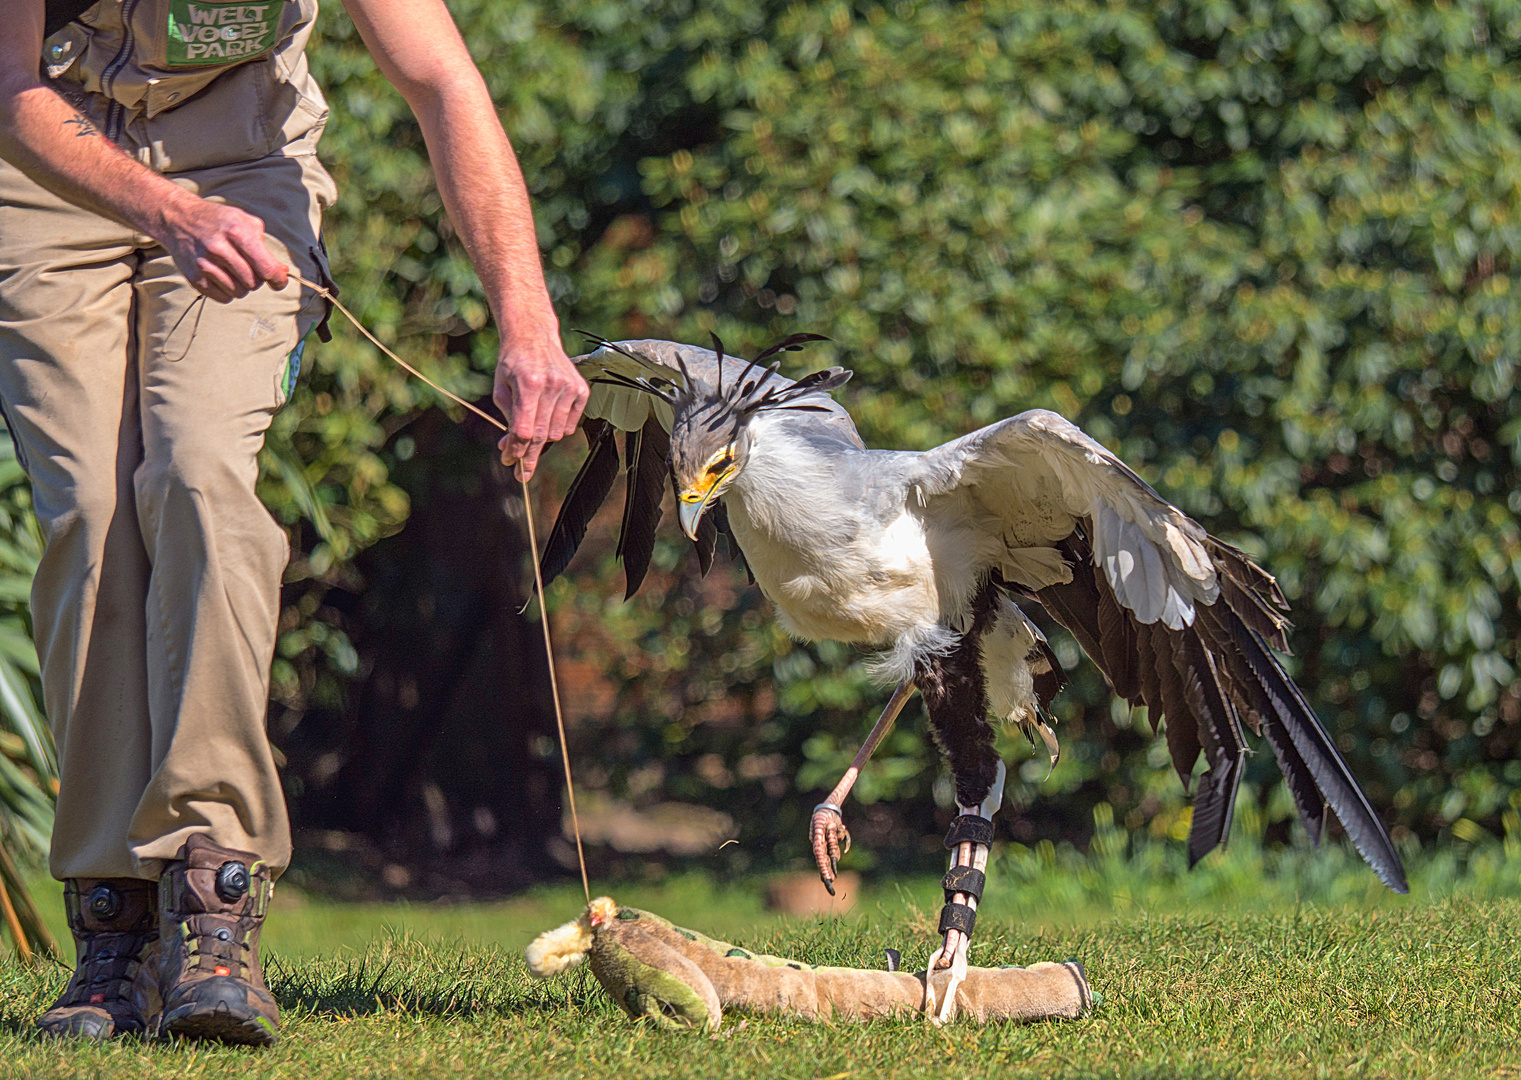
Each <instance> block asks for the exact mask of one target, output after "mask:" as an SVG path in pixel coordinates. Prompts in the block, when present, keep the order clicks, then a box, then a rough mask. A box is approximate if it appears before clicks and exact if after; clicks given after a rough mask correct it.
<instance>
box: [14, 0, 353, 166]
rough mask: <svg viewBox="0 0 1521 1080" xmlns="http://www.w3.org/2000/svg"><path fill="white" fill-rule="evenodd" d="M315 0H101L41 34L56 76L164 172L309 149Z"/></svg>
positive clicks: (316, 106) (316, 116)
mask: <svg viewBox="0 0 1521 1080" xmlns="http://www.w3.org/2000/svg"><path fill="white" fill-rule="evenodd" d="M316 17H317V0H262V2H254V3H250V2H246V0H236V2H229V0H100V2H99V3H97V4H96V5H95V6H94V7H92V8H90V9H89V10H88V11H86V12H85V13H84V14H83V15H81V16H80V17H79V18H78V19H77V20H75V21H74V22H71V23H69V24H68V25H67V26H65V27H64V28H63V29H62V30H59V31H58V32H57V33H55V34H53V35H52V36H51V37H49V38H48V39H47V41H45V42H44V43H43V47H42V61H43V67H44V70H45V72H46V73H47V75H48V77H49V78H50V79H52V80H53V85H54V86H55V87H56V88H57V89H58V90H59V91H60V92H62V93H64V94H65V96H67V97H69V98H70V100H72V101H73V102H74V103H75V104H76V105H77V106H78V107H79V108H80V109H81V110H82V111H83V112H84V113H85V114H86V115H87V116H89V117H90V119H91V120H93V121H94V122H95V123H96V124H97V125H98V126H99V127H100V128H101V130H102V131H104V132H105V133H106V136H107V137H108V138H110V139H112V140H113V141H114V142H116V143H117V144H119V145H120V146H121V147H122V148H123V149H125V150H127V151H128V152H129V153H133V154H135V155H136V156H137V157H138V159H139V160H140V161H142V162H143V164H145V165H148V166H149V167H151V168H154V169H157V170H158V171H160V172H182V171H186V170H190V169H205V168H212V167H215V166H217V165H226V164H230V163H232V162H243V161H255V160H258V159H259V158H263V157H267V156H268V155H270V154H284V155H286V156H295V155H299V154H303V153H311V152H312V151H313V150H314V149H315V147H316V142H317V138H318V137H319V136H320V135H321V133H322V127H323V125H324V124H325V123H326V121H327V102H326V101H325V100H324V99H323V97H322V92H321V90H319V89H318V88H317V84H316V82H315V81H314V80H313V79H312V77H311V73H310V72H309V71H308V69H307V63H306V53H305V49H306V42H307V39H308V38H310V37H311V33H312V23H313V20H315V19H316Z"/></svg>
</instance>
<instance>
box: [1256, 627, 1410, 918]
mask: <svg viewBox="0 0 1521 1080" xmlns="http://www.w3.org/2000/svg"><path fill="white" fill-rule="evenodd" d="M1240 643H1241V652H1242V656H1243V657H1244V658H1245V660H1246V663H1247V666H1248V667H1249V668H1250V670H1251V672H1252V674H1253V675H1254V676H1255V677H1256V680H1257V682H1258V684H1259V685H1260V686H1261V687H1262V690H1263V692H1264V694H1265V695H1266V696H1267V698H1268V700H1269V702H1270V705H1271V709H1270V713H1271V717H1272V718H1276V723H1275V720H1274V719H1272V718H1269V717H1267V716H1265V717H1264V723H1265V726H1266V727H1267V728H1268V729H1269V730H1270V731H1271V730H1272V729H1273V728H1274V727H1275V726H1277V727H1278V728H1279V730H1280V732H1281V735H1280V737H1286V738H1287V739H1288V741H1289V742H1290V743H1291V744H1292V745H1293V747H1294V749H1295V750H1297V751H1298V752H1299V756H1300V757H1301V758H1302V759H1303V760H1304V764H1305V767H1306V768H1307V769H1308V770H1309V772H1310V775H1311V776H1312V777H1314V779H1315V786H1316V787H1317V788H1318V789H1319V790H1320V793H1321V795H1322V796H1323V797H1324V798H1325V801H1326V802H1327V803H1329V804H1330V806H1331V809H1332V810H1334V811H1335V812H1336V817H1337V819H1338V820H1339V821H1340V822H1341V823H1342V827H1343V828H1345V829H1346V830H1347V836H1348V837H1350V838H1351V840H1352V844H1353V846H1354V847H1356V848H1357V850H1358V852H1359V853H1360V854H1361V855H1362V857H1363V858H1364V859H1365V860H1366V861H1367V863H1368V865H1369V866H1371V867H1373V872H1374V873H1375V874H1377V875H1378V878H1379V880H1380V881H1382V882H1383V883H1384V884H1385V885H1387V886H1389V888H1391V889H1393V890H1394V891H1395V892H1397V893H1404V892H1408V891H1409V886H1408V885H1407V884H1406V883H1405V871H1404V868H1403V867H1402V866H1401V865H1400V858H1399V853H1398V852H1396V851H1395V850H1394V843H1393V841H1391V840H1390V839H1389V834H1388V833H1387V832H1385V831H1384V825H1383V822H1381V821H1380V820H1379V819H1378V815H1377V814H1376V813H1374V811H1373V807H1371V806H1369V805H1368V799H1367V797H1366V796H1365V795H1363V793H1362V789H1361V788H1359V787H1358V786H1357V781H1356V780H1354V779H1353V778H1352V773H1351V771H1350V770H1348V768H1347V763H1346V762H1345V761H1343V760H1342V757H1341V754H1340V753H1338V752H1337V749H1336V744H1335V743H1334V742H1332V741H1331V737H1330V736H1329V735H1328V734H1326V730H1325V728H1323V727H1321V726H1320V720H1319V719H1318V718H1317V717H1316V716H1315V711H1314V710H1313V709H1311V708H1310V705H1309V702H1307V701H1305V699H1304V695H1303V694H1302V693H1301V692H1300V690H1299V687H1297V686H1295V685H1294V682H1293V680H1292V679H1290V678H1289V677H1288V675H1287V674H1286V673H1285V672H1284V670H1283V668H1282V667H1280V666H1279V664H1278V661H1277V660H1276V659H1274V658H1273V656H1272V654H1271V653H1269V652H1268V650H1267V645H1266V643H1265V642H1263V640H1262V638H1261V637H1259V636H1258V635H1257V634H1255V633H1253V632H1252V631H1250V630H1248V631H1247V632H1246V633H1244V634H1243V635H1241V639H1240ZM1273 743H1274V738H1273V736H1272V735H1271V734H1270V735H1269V745H1273ZM1275 749H1276V747H1275ZM1281 760H1282V759H1280V763H1281Z"/></svg>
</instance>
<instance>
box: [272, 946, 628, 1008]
mask: <svg viewBox="0 0 1521 1080" xmlns="http://www.w3.org/2000/svg"><path fill="white" fill-rule="evenodd" d="M432 959H433V960H434V961H435V962H434V963H431V964H425V965H420V964H418V963H416V962H415V961H414V962H403V961H399V960H397V959H395V958H389V959H377V958H375V957H370V956H362V957H356V958H352V959H334V960H326V961H318V962H313V961H310V960H306V959H302V960H298V961H287V960H285V959H284V958H282V957H280V956H274V955H272V956H270V957H269V959H268V960H267V961H266V964H265V977H266V979H267V980H268V982H269V987H270V992H271V993H273V994H274V996H275V1000H276V1001H277V1002H279V1005H280V1008H281V1010H282V1011H289V1012H292V1013H305V1014H307V1015H311V1016H324V1017H354V1016H369V1015H374V1014H378V1013H403V1014H407V1015H413V1016H427V1017H434V1018H440V1019H464V1018H471V1017H480V1016H483V1015H511V1014H522V1013H532V1012H542V1013H550V1012H561V1011H564V1010H566V1009H567V1008H572V1009H587V1008H594V1007H596V1006H597V1005H599V1004H600V1003H601V1002H602V1001H605V996H604V995H603V994H602V991H601V988H600V987H599V986H598V985H597V984H596V981H595V980H594V979H591V978H589V977H588V973H584V972H583V973H582V975H581V976H580V977H577V978H573V979H567V980H563V981H560V980H557V981H556V982H555V983H538V982H533V983H526V984H525V981H524V979H523V978H522V977H517V978H514V977H511V976H510V975H509V973H508V972H507V971H505V970H503V969H502V965H501V963H500V961H499V958H497V957H491V956H486V957H482V956H480V955H479V954H476V953H475V952H474V951H473V950H469V951H454V950H440V951H439V953H438V954H436V955H435V956H434V957H433V958H432Z"/></svg>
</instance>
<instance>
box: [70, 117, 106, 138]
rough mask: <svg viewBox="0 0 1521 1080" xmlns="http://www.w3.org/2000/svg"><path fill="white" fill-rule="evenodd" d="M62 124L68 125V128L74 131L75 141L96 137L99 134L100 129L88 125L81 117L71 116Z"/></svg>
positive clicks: (86, 120) (85, 119) (88, 122)
mask: <svg viewBox="0 0 1521 1080" xmlns="http://www.w3.org/2000/svg"><path fill="white" fill-rule="evenodd" d="M64 123H65V124H66V125H68V126H70V127H72V128H74V129H75V130H74V137H75V138H76V139H87V138H90V137H91V136H96V135H99V134H100V128H98V127H96V126H95V125H94V124H92V123H90V121H89V120H88V119H87V118H86V117H83V116H78V115H75V116H71V117H69V118H68V119H67V120H65V121H64Z"/></svg>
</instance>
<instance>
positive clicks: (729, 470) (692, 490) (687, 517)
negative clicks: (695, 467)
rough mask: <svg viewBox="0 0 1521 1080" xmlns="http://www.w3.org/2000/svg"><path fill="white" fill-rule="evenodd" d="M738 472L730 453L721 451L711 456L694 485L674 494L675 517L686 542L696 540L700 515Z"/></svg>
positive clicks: (705, 511) (704, 512)
mask: <svg viewBox="0 0 1521 1080" xmlns="http://www.w3.org/2000/svg"><path fill="white" fill-rule="evenodd" d="M738 471H739V466H738V465H736V464H735V463H734V457H733V455H732V453H731V452H730V451H727V450H725V451H722V452H720V453H719V454H715V455H714V456H713V460H712V461H710V462H709V463H708V467H707V469H706V470H704V472H703V474H702V475H701V476H699V477H698V479H697V481H696V483H694V484H693V485H692V486H691V487H685V488H682V489H681V490H680V491H678V492H677V493H676V516H677V518H678V519H679V520H680V522H681V531H682V532H684V533H686V534H687V539H688V540H696V539H697V526H698V525H700V524H701V523H702V515H703V514H706V513H707V512H708V504H709V503H711V502H712V501H713V500H714V499H716V498H718V497H719V496H720V495H722V494H723V492H724V488H726V487H728V486H729V481H730V480H732V479H734V474H735V473H737V472H738Z"/></svg>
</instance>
